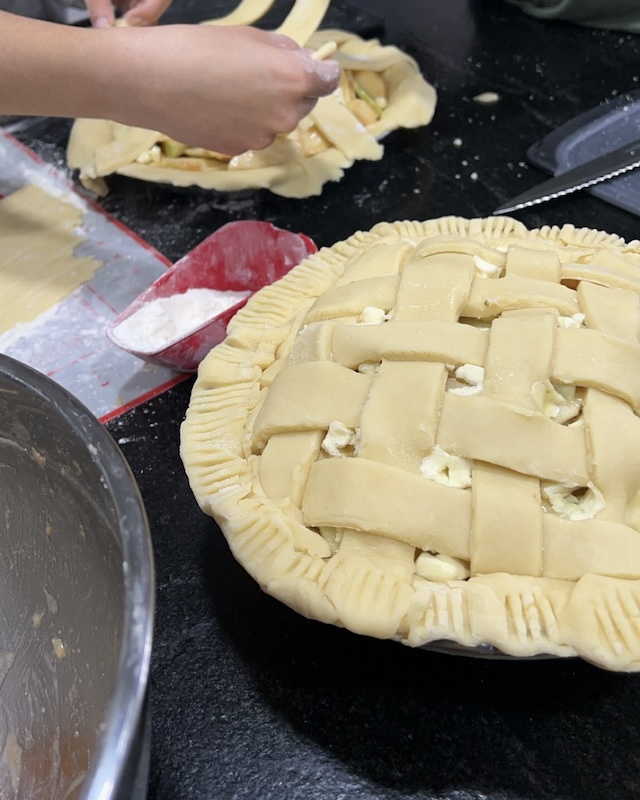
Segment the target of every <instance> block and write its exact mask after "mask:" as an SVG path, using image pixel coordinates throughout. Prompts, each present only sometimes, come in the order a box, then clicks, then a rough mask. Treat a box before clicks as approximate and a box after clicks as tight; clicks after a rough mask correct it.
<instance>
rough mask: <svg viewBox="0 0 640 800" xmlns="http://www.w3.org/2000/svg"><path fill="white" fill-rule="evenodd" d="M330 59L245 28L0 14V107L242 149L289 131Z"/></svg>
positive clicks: (334, 72) (324, 90)
mask: <svg viewBox="0 0 640 800" xmlns="http://www.w3.org/2000/svg"><path fill="white" fill-rule="evenodd" d="M338 77H339V68H338V64H337V63H336V62H335V61H324V62H321V61H319V60H313V59H311V58H310V56H309V54H308V53H306V52H304V51H303V50H301V48H300V47H299V46H298V45H297V44H295V42H292V41H291V40H290V39H286V37H282V36H277V35H275V34H273V33H268V32H266V31H259V30H257V29H252V28H245V27H232V26H230V27H219V26H216V25H164V26H162V25H161V26H159V27H157V28H149V27H142V28H126V27H115V28H108V29H106V30H92V29H84V28H72V27H69V26H65V25H56V24H53V23H50V22H40V21H37V20H31V19H23V18H21V17H16V16H14V15H12V14H5V13H2V12H0V114H16V115H25V116H51V117H72V118H73V117H93V118H97V119H109V120H114V121H115V122H121V123H124V124H126V125H132V126H135V127H140V128H149V129H151V130H157V131H162V132H163V133H165V134H167V135H169V136H172V137H173V138H175V139H177V140H178V141H181V142H182V141H183V142H188V143H189V144H191V145H194V146H200V147H205V148H208V149H211V150H218V151H220V152H223V153H229V154H234V153H240V152H243V151H244V150H247V149H251V148H262V147H266V146H267V145H268V144H269V143H270V142H271V141H272V140H273V138H274V136H275V135H276V134H277V133H284V132H287V131H290V130H293V129H294V128H295V126H296V125H297V124H298V122H299V120H300V119H301V118H302V117H303V116H305V115H306V114H308V113H309V111H310V110H311V108H312V107H313V105H314V104H315V102H316V99H317V98H318V97H320V96H322V95H325V94H328V93H329V92H331V91H333V90H334V89H335V87H336V86H337V83H338Z"/></svg>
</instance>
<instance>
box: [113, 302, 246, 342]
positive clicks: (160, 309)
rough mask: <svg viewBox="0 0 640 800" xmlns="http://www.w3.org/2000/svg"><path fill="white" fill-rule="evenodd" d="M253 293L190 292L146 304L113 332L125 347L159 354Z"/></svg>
mask: <svg viewBox="0 0 640 800" xmlns="http://www.w3.org/2000/svg"><path fill="white" fill-rule="evenodd" d="M250 294H251V292H224V291H221V290H219V289H188V290H187V291H186V292H184V293H183V294H174V295H171V296H170V297H158V298H157V299H156V300H151V301H150V302H148V303H144V304H143V305H142V306H140V308H139V309H138V310H137V311H135V312H134V313H133V314H132V315H131V316H130V317H127V319H125V320H123V321H122V322H121V323H120V324H119V325H117V326H116V327H115V328H114V329H113V335H114V337H115V338H116V339H117V340H118V342H120V344H121V345H122V346H123V347H126V348H129V349H130V350H137V351H138V352H140V353H155V352H156V351H158V350H162V349H163V348H165V347H167V346H168V345H170V344H171V343H172V342H175V341H177V340H178V339H182V337H183V336H185V335H186V334H188V333H190V332H191V331H195V330H196V329H197V328H199V327H200V326H201V325H203V324H204V323H205V322H209V320H212V319H213V318H214V317H217V316H218V314H221V313H222V312H223V311H226V310H227V309H228V308H231V306H235V305H236V303H239V302H240V301H241V300H244V299H245V297H248V296H249V295H250Z"/></svg>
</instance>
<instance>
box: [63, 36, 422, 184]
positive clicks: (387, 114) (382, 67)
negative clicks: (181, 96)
mask: <svg viewBox="0 0 640 800" xmlns="http://www.w3.org/2000/svg"><path fill="white" fill-rule="evenodd" d="M330 42H335V44H336V45H337V51H336V53H335V55H334V57H335V58H336V60H337V61H338V62H339V63H340V65H341V68H342V78H341V83H340V86H339V88H338V89H337V90H336V92H334V93H333V94H332V95H331V96H329V97H323V98H321V99H320V100H319V101H318V103H317V104H316V106H315V108H314V109H313V111H312V112H311V113H310V114H309V115H308V116H307V117H305V118H304V119H303V120H302V121H301V122H300V124H299V125H298V127H297V128H296V130H295V131H293V132H292V133H290V134H286V135H280V136H278V137H276V140H275V141H274V143H273V144H272V145H271V146H270V147H269V148H267V149H266V150H259V151H258V150H252V151H248V152H246V153H242V154H241V155H239V156H234V157H233V158H231V157H229V156H226V155H224V154H220V153H215V152H213V151H209V150H202V149H200V148H191V147H188V146H187V145H186V144H182V143H180V142H175V141H173V140H171V139H169V138H168V137H166V136H164V135H163V134H162V133H160V132H159V131H149V130H145V129H143V128H132V127H129V126H126V125H122V124H120V123H116V122H110V121H108V120H97V119H78V120H76V121H75V122H74V125H73V128H72V130H71V135H70V138H69V145H68V148H67V162H68V165H69V167H71V168H72V169H78V170H79V171H80V172H79V177H80V180H81V182H82V184H83V185H84V186H85V187H86V188H88V189H90V190H91V191H94V192H96V193H97V194H99V195H103V196H104V195H105V194H106V193H107V191H108V187H107V184H106V182H105V180H104V178H105V177H106V176H108V175H111V174H114V173H115V174H119V175H127V176H129V177H131V178H138V179H141V180H145V181H153V182H158V183H170V184H173V185H174V186H199V187H201V188H203V189H214V190H218V191H225V192H226V191H239V190H244V189H260V188H264V189H270V190H271V191H272V192H273V193H274V194H278V195H282V196H284V197H294V198H301V197H309V196H311V195H318V194H320V193H321V191H322V187H323V186H324V184H325V183H326V182H327V181H339V180H340V179H341V178H342V177H343V175H344V171H345V170H346V169H348V168H349V167H350V166H351V165H352V164H353V163H354V162H355V161H358V160H374V161H375V160H379V159H380V158H382V156H383V153H384V147H383V145H382V144H381V143H380V139H381V138H382V137H383V136H385V135H386V134H387V133H389V132H390V131H392V130H395V129H397V128H416V127H419V126H421V125H426V124H428V123H429V122H430V121H431V118H432V116H433V113H434V110H435V105H436V93H435V90H434V88H433V86H431V84H429V83H428V82H427V81H426V80H425V79H424V78H423V76H422V74H421V73H420V70H419V68H418V65H417V64H416V62H415V61H414V60H413V59H412V58H411V57H410V56H408V55H406V54H405V53H403V52H402V51H401V50H399V49H398V48H397V47H393V46H389V45H387V46H382V45H381V44H380V42H379V41H378V40H377V39H370V40H365V39H362V38H360V37H359V36H356V35H355V34H351V33H347V32H346V31H341V30H335V29H326V30H322V31H318V32H316V33H314V34H313V35H312V36H311V37H310V38H309V40H308V41H307V44H306V46H307V47H309V48H311V49H313V50H320V48H322V47H324V46H326V45H327V44H328V43H330Z"/></svg>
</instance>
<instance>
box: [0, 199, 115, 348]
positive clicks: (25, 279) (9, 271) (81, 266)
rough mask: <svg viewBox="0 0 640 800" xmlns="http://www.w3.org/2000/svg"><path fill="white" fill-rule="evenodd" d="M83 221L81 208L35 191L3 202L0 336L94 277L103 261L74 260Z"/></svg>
mask: <svg viewBox="0 0 640 800" xmlns="http://www.w3.org/2000/svg"><path fill="white" fill-rule="evenodd" d="M82 219H83V212H82V210H81V208H79V207H78V206H76V205H74V204H73V203H71V202H67V201H65V200H64V199H63V198H59V197H53V196H52V195H50V194H48V193H47V192H45V191H43V190H42V189H41V188H39V187H37V186H33V185H27V186H25V187H23V188H21V189H18V190H17V191H15V192H13V193H12V194H10V195H9V196H8V197H5V198H3V199H2V200H0V335H1V334H3V333H5V332H6V331H9V330H11V329H12V328H13V327H14V326H15V325H17V324H19V323H25V322H31V321H32V320H34V319H35V318H36V317H37V316H39V315H40V314H41V313H42V312H44V311H47V310H49V309H50V308H52V307H53V306H54V305H56V303H58V302H59V301H60V300H62V299H63V298H65V297H67V296H68V295H69V294H71V292H73V291H74V290H75V289H77V288H78V287H79V286H81V285H82V284H83V283H85V282H86V281H87V280H89V279H90V278H92V277H93V275H94V274H95V272H96V270H97V269H98V267H99V266H100V265H101V264H100V261H98V260H97V259H95V258H93V257H92V256H84V257H77V256H76V255H75V250H76V248H77V247H78V246H79V245H80V244H81V243H82V242H84V241H85V240H86V236H83V235H82V234H80V233H79V232H78V226H79V225H81V223H82Z"/></svg>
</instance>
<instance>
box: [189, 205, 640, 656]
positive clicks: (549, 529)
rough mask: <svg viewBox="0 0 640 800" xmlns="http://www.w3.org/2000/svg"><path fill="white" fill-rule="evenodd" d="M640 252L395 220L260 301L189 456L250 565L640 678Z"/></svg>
mask: <svg viewBox="0 0 640 800" xmlns="http://www.w3.org/2000/svg"><path fill="white" fill-rule="evenodd" d="M639 337H640V243H638V242H631V243H626V242H625V241H623V240H622V239H620V238H619V237H617V236H614V235H610V234H606V233H602V232H598V231H594V230H590V229H576V228H574V227H573V226H571V225H565V226H563V227H560V228H558V227H553V228H550V227H548V228H541V229H539V230H528V229H526V228H525V227H524V226H523V225H522V224H520V223H519V222H516V221H515V220H512V219H507V218H489V219H472V220H466V219H461V218H457V217H446V218H441V219H436V220H431V221H427V222H394V223H380V224H378V225H376V226H375V227H374V228H372V230H370V231H368V232H358V233H356V234H354V235H353V236H352V237H350V238H349V239H347V240H345V241H342V242H338V243H337V244H335V245H334V246H333V247H330V248H324V249H322V250H320V251H319V252H318V253H316V254H314V255H312V256H310V257H309V258H307V259H306V260H305V261H304V262H302V263H301V264H300V265H298V266H297V267H295V268H294V269H293V270H292V271H291V272H290V273H289V274H288V275H286V276H285V277H284V278H282V279H281V280H280V281H278V282H277V283H275V284H273V285H271V286H269V287H266V288H264V289H262V290H261V291H260V292H258V293H257V294H256V295H255V296H254V297H253V298H252V299H251V300H250V301H249V302H248V303H247V305H246V307H245V308H243V309H242V310H241V311H240V312H239V313H238V314H237V315H236V316H235V318H234V319H233V320H232V321H231V323H230V324H229V327H228V331H227V338H226V340H225V341H224V342H223V343H222V344H220V345H218V346H217V347H216V348H214V349H213V350H212V351H211V353H210V354H209V355H208V356H207V358H206V359H205V360H204V361H203V363H202V364H201V367H200V370H199V374H198V378H197V381H196V383H195V385H194V389H193V393H192V397H191V402H190V406H189V409H188V413H187V416H186V419H185V421H184V423H183V426H182V434H181V436H182V440H181V454H182V458H183V461H184V464H185V467H186V470H187V474H188V477H189V480H190V484H191V487H192V489H193V492H194V494H195V497H196V499H197V501H198V503H199V504H200V506H201V508H202V509H203V510H204V511H205V512H206V513H208V514H211V515H212V516H213V517H214V518H215V519H216V521H217V522H218V524H219V526H220V528H221V530H222V531H223V533H224V535H225V536H226V538H227V540H228V542H229V545H230V547H231V549H232V551H233V553H234V555H235V557H236V558H237V559H238V561H239V562H240V563H241V564H242V565H243V566H244V567H245V568H246V570H247V571H248V572H249V573H250V574H251V575H252V576H253V577H254V578H255V580H256V581H258V582H259V584H260V586H261V587H262V588H263V589H264V590H265V591H266V592H268V593H269V594H271V595H273V596H275V597H277V598H279V599H280V600H281V601H283V602H284V603H286V604H288V605H289V606H291V607H292V608H294V609H295V610H297V611H298V612H300V613H301V614H303V615H305V616H307V617H310V618H313V619H316V620H320V621H323V622H326V623H330V624H334V625H339V626H343V627H346V628H348V629H350V630H352V631H354V632H356V633H359V634H364V635H368V636H374V637H379V638H390V639H395V640H398V641H400V642H403V643H404V644H407V645H409V646H413V647H418V646H423V645H427V644H429V643H432V642H435V641H442V640H444V641H450V642H456V643H458V644H459V645H463V646H466V647H476V646H478V645H491V646H492V647H495V648H497V649H498V650H499V651H501V652H502V653H504V654H507V655H512V656H520V657H526V656H535V655H540V654H548V655H551V656H575V655H578V656H581V657H583V658H585V659H587V660H588V661H590V662H592V663H594V664H597V665H599V666H601V667H604V668H607V669H611V670H620V671H636V670H639V669H640V613H639V610H640V418H639V412H640V338H639Z"/></svg>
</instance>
